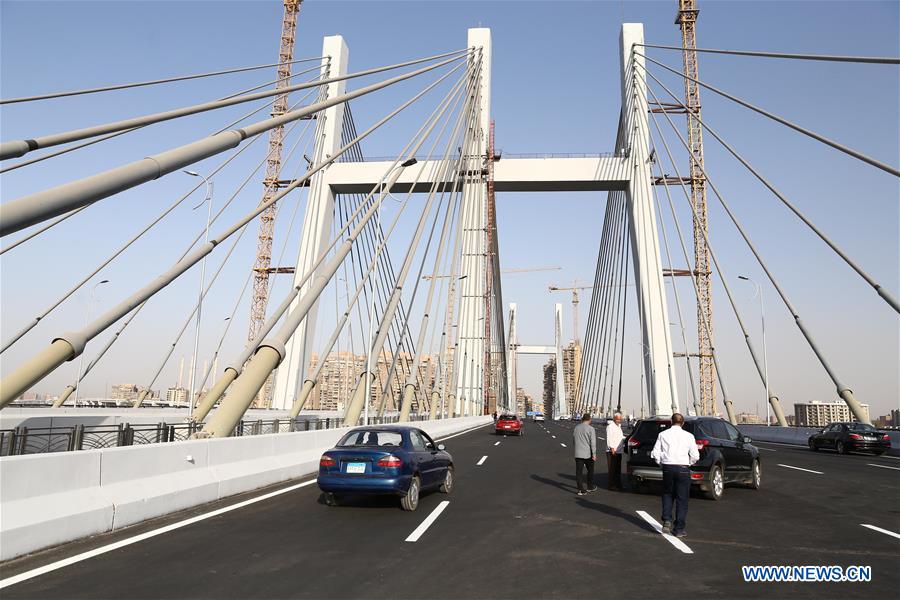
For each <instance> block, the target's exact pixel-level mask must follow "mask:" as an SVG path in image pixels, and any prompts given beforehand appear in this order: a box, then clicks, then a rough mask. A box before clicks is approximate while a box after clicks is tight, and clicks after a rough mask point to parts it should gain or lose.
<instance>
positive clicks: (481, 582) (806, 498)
mask: <svg viewBox="0 0 900 600" xmlns="http://www.w3.org/2000/svg"><path fill="white" fill-rule="evenodd" d="M571 430H572V424H571V423H554V422H547V423H528V424H527V427H526V434H525V436H524V437H521V438H517V437H502V436H495V435H493V433H492V431H491V428H490V427H484V428H480V429H476V430H473V431H470V432H468V433H465V434H462V435H457V436H453V437H451V438H449V439H447V440H446V441H445V442H444V443H445V444H446V446H447V449H448V450H449V451H450V452H451V453H452V454H453V458H454V462H455V466H456V484H455V488H454V490H453V493H452V494H451V495H449V496H448V495H444V494H440V493H432V494H429V495H427V496H424V497H423V498H422V499H421V502H420V505H419V509H418V510H417V511H416V512H414V513H408V512H403V511H401V510H400V508H399V506H398V503H397V502H396V501H395V500H394V499H372V500H366V499H359V500H357V501H351V502H349V503H348V505H345V506H340V507H328V506H326V505H324V504H323V503H322V502H321V500H320V499H319V491H318V488H317V487H316V485H315V483H311V484H308V485H305V486H300V487H297V485H298V484H301V483H303V480H301V481H297V482H291V484H290V485H282V486H278V487H273V488H266V489H265V490H258V491H256V492H253V493H249V494H244V495H241V496H238V497H235V498H232V499H228V500H227V501H222V502H218V503H215V504H212V505H207V506H204V507H200V508H197V509H194V510H191V511H185V512H182V513H179V514H177V515H172V516H169V517H166V518H164V519H157V520H155V521H153V522H148V523H145V524H142V525H140V526H136V527H132V528H128V529H126V530H122V531H120V532H116V533H114V534H109V535H104V536H97V537H95V538H91V539H89V540H84V541H81V542H76V543H73V544H68V545H66V546H63V547H60V548H57V549H54V550H50V551H46V552H42V553H39V554H36V555H32V556H29V557H26V558H23V559H18V560H16V561H11V562H8V563H6V564H4V565H2V566H0V569H2V573H0V578H2V579H3V580H4V581H6V582H7V583H8V582H9V578H11V577H14V576H16V575H19V574H22V573H29V572H31V573H32V574H34V573H35V571H34V570H35V569H41V568H44V569H46V571H45V572H37V573H38V574H36V575H35V576H33V577H31V578H29V579H27V580H24V581H21V582H19V583H15V584H14V585H7V587H4V588H3V589H2V591H0V596H2V598H3V599H4V600H13V599H14V598H66V599H69V598H117V599H118V598H625V597H627V598H650V597H654V598H658V597H667V598H685V597H713V596H715V597H741V598H751V597H761V596H769V597H771V598H788V597H810V598H812V597H816V598H861V597H867V598H872V597H874V598H896V597H898V596H900V459H895V458H890V457H878V458H876V457H872V456H864V455H847V456H841V455H837V454H834V453H831V452H824V451H823V452H818V453H813V452H811V451H809V450H806V449H803V448H796V447H789V446H782V445H777V444H767V443H759V444H757V445H758V446H760V447H761V448H763V450H762V451H761V455H762V460H763V475H762V488H761V489H760V490H751V489H747V488H742V487H729V488H727V489H726V492H725V497H724V499H723V500H722V501H720V502H713V501H710V500H706V499H703V498H701V497H698V496H693V497H692V499H691V502H690V512H689V514H688V518H687V532H688V537H687V538H685V539H684V540H683V542H684V544H683V545H679V544H677V543H676V542H675V541H674V539H669V538H666V537H664V536H662V535H661V534H660V533H658V532H657V530H656V529H654V526H653V525H652V524H651V522H650V521H652V520H657V521H658V520H659V513H660V500H659V494H658V491H653V490H652V489H651V492H650V493H647V494H635V493H629V492H624V493H615V492H609V491H607V490H606V489H605V486H606V465H605V461H604V460H603V457H602V455H601V457H600V458H601V461H600V462H598V465H597V474H596V481H595V483H596V484H597V485H598V486H600V489H599V490H598V491H596V492H593V493H591V494H588V495H587V496H584V497H578V496H576V495H575V491H576V490H575V484H574V479H575V478H574V461H573V459H572V442H571ZM598 433H599V435H600V436H602V435H603V432H602V430H599V428H598ZM498 442H499V443H498ZM599 443H600V448H601V449H602V448H603V447H604V446H603V441H602V439H601V440H600V442H599ZM485 457H486V458H485ZM307 481H309V480H307ZM285 490H287V491H285ZM264 494H271V496H265V497H264V498H263V499H262V500H257V501H255V502H249V503H247V504H246V505H241V506H240V507H238V508H236V509H232V510H228V511H225V512H222V513H221V514H219V513H214V516H207V515H208V514H209V513H210V512H211V511H214V510H220V509H225V508H228V507H230V506H234V505H235V504H237V503H238V502H242V501H252V500H253V499H258V498H259V497H261V496H264ZM445 502H447V503H446V504H444V503H445ZM639 511H643V512H644V513H646V515H647V517H649V520H648V519H647V518H645V517H644V516H642V514H641V512H639ZM191 518H194V519H195V522H189V524H186V525H183V526H181V525H179V524H180V523H181V522H183V521H184V520H186V519H191ZM864 524H866V525H871V526H874V527H876V528H878V529H872V528H870V527H864V526H863V525H864ZM166 526H170V529H168V530H163V532H162V533H159V532H158V530H159V529H160V528H161V527H166ZM154 532H156V533H157V534H156V535H152V536H149V537H147V538H146V539H140V538H138V541H134V537H135V536H139V535H141V534H144V535H145V536H146V535H147V534H149V533H154ZM414 532H415V533H416V534H418V535H413V534H414ZM892 533H893V535H891V534H892ZM408 539H416V541H407V540H408ZM125 541H130V542H132V543H129V544H128V545H124V546H122V547H118V548H116V549H113V550H111V551H107V552H103V553H101V554H98V555H96V556H92V557H89V558H86V559H84V560H78V561H77V562H73V563H72V564H67V565H65V566H61V567H59V564H60V563H59V562H58V561H61V560H66V559H70V558H71V557H74V556H78V555H80V554H82V553H85V552H90V551H94V550H97V549H102V548H104V547H106V546H108V545H109V544H112V543H115V542H125ZM679 546H680V547H679ZM742 565H761V566H762V565H791V566H793V565H827V566H831V565H838V566H841V567H848V566H870V567H871V568H872V580H871V582H868V583H855V582H854V583H851V582H840V583H837V582H836V583H808V582H806V583H746V582H744V580H743V577H742V573H741V566H742ZM56 567H59V568H56ZM0 585H3V582H0Z"/></svg>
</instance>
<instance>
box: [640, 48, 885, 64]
mask: <svg viewBox="0 0 900 600" xmlns="http://www.w3.org/2000/svg"><path fill="white" fill-rule="evenodd" d="M635 46H643V47H644V48H662V49H664V50H678V51H679V52H683V51H684V48H682V47H681V46H663V45H661V44H635ZM691 52H705V53H707V54H731V55H735V56H758V57H765V58H790V59H794V60H821V61H827V62H851V63H869V64H882V65H900V58H897V57H895V56H841V55H836V54H791V53H787V52H763V51H758V50H720V49H713V48H691Z"/></svg>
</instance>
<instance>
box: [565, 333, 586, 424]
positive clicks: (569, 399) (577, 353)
mask: <svg viewBox="0 0 900 600" xmlns="http://www.w3.org/2000/svg"><path fill="white" fill-rule="evenodd" d="M562 359H563V376H564V377H565V379H564V381H563V383H564V384H565V390H566V406H567V407H568V409H569V411H570V412H572V411H574V410H575V407H576V406H578V404H579V402H578V400H579V392H580V390H579V388H580V387H581V386H580V383H581V344H576V343H575V342H571V343H570V344H569V345H568V346H566V347H565V348H563V351H562Z"/></svg>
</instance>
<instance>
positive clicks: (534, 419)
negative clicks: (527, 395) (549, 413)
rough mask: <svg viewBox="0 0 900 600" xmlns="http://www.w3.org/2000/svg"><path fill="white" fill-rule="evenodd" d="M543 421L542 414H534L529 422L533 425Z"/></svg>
mask: <svg viewBox="0 0 900 600" xmlns="http://www.w3.org/2000/svg"><path fill="white" fill-rule="evenodd" d="M543 420H544V414H543V413H534V414H533V415H532V416H531V421H532V422H533V423H537V422H538V421H543Z"/></svg>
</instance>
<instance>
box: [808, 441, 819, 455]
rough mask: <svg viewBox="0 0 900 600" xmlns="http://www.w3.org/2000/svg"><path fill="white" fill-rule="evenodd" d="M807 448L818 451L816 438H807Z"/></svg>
mask: <svg viewBox="0 0 900 600" xmlns="http://www.w3.org/2000/svg"><path fill="white" fill-rule="evenodd" d="M809 449H810V450H812V451H813V452H816V451H818V449H819V447H818V446H816V440H814V439H812V438H809Z"/></svg>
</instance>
